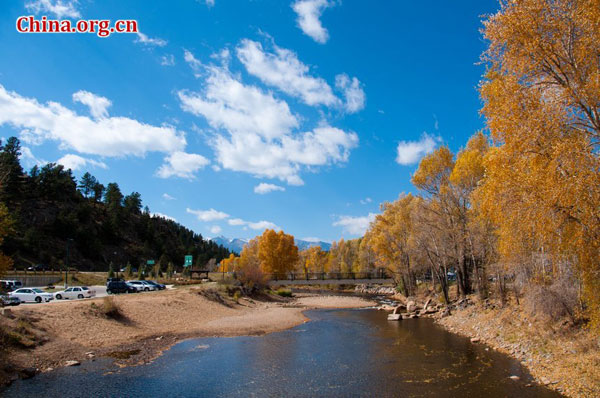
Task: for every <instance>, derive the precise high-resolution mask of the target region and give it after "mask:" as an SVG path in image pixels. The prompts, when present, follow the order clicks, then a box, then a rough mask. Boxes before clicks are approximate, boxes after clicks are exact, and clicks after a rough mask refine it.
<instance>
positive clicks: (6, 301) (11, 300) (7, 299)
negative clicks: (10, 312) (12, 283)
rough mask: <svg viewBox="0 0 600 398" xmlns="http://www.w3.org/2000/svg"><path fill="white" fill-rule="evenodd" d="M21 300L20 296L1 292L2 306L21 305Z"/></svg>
mask: <svg viewBox="0 0 600 398" xmlns="http://www.w3.org/2000/svg"><path fill="white" fill-rule="evenodd" d="M19 304H21V300H19V298H18V297H11V296H9V295H8V294H0V307H7V306H9V305H12V306H14V305H19Z"/></svg>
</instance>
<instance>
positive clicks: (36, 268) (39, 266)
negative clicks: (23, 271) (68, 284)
mask: <svg viewBox="0 0 600 398" xmlns="http://www.w3.org/2000/svg"><path fill="white" fill-rule="evenodd" d="M27 271H36V272H40V271H50V267H49V266H48V265H46V264H36V265H33V266H31V267H28V268H27Z"/></svg>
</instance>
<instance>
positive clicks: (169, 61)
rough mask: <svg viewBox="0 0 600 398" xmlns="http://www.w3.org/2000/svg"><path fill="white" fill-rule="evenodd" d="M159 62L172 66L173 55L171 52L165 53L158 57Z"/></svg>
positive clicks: (173, 62) (173, 61)
mask: <svg viewBox="0 0 600 398" xmlns="http://www.w3.org/2000/svg"><path fill="white" fill-rule="evenodd" d="M160 64H161V65H162V66H173V65H175V57H174V56H173V54H167V55H163V56H162V57H160Z"/></svg>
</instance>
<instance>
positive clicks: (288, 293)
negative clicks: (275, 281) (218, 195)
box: [275, 288, 292, 297]
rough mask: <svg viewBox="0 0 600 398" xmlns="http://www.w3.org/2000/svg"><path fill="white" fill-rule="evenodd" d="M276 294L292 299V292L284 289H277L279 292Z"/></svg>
mask: <svg viewBox="0 0 600 398" xmlns="http://www.w3.org/2000/svg"><path fill="white" fill-rule="evenodd" d="M275 294H276V295H278V296H281V297H292V291H291V290H288V289H283V288H279V289H277V291H275Z"/></svg>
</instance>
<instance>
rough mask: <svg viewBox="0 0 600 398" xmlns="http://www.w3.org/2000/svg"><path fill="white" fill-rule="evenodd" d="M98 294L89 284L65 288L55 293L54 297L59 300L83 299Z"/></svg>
mask: <svg viewBox="0 0 600 398" xmlns="http://www.w3.org/2000/svg"><path fill="white" fill-rule="evenodd" d="M95 295H96V291H95V290H92V289H90V288H89V287H87V286H77V287H69V288H67V289H65V290H61V291H59V292H56V293H54V298H55V299H57V300H62V299H76V298H77V299H82V298H90V297H94V296H95Z"/></svg>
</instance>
